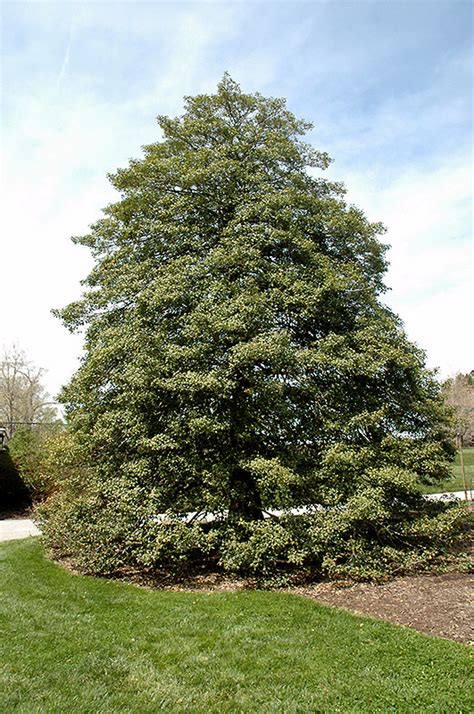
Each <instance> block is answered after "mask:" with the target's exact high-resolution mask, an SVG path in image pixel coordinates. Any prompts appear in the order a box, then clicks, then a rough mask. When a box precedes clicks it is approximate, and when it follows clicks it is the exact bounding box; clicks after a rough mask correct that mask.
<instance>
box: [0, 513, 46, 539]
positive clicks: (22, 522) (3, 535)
mask: <svg viewBox="0 0 474 714" xmlns="http://www.w3.org/2000/svg"><path fill="white" fill-rule="evenodd" d="M37 535H40V531H39V529H38V528H37V527H36V526H35V524H34V523H33V521H32V520H30V519H29V518H5V520H3V521H0V541H2V540H18V539H19V538H28V537H29V536H37Z"/></svg>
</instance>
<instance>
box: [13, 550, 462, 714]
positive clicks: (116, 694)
mask: <svg viewBox="0 0 474 714" xmlns="http://www.w3.org/2000/svg"><path fill="white" fill-rule="evenodd" d="M0 568H1V570H0V579H1V638H0V648H1V669H0V671H1V679H0V685H1V686H0V691H1V695H0V711H2V712H13V711H14V712H35V713H38V712H47V713H48V714H49V713H50V712H61V713H63V712H73V713H76V712H87V713H88V714H89V713H90V712H156V711H159V710H163V711H166V712H184V711H186V712H364V714H366V713H368V712H384V714H385V713H386V712H469V711H472V709H473V706H474V702H473V701H472V698H470V687H469V674H470V671H469V669H470V668H469V649H468V647H467V646H465V645H460V644H456V643H454V642H449V641H445V640H441V639H434V638H429V637H425V636H423V635H420V634H418V633H416V632H414V631H412V630H408V629H403V628H399V627H396V626H394V625H390V624H387V623H384V622H381V621H375V620H371V619H368V618H364V617H358V616H355V615H351V614H349V613H346V612H343V611H340V610H336V609H332V608H329V607H325V606H319V605H318V604H316V603H315V602H313V601H311V600H306V599H303V598H301V597H296V596H293V595H290V594H286V593H270V592H263V591H252V592H251V591H246V592H238V593H231V592H229V593H218V594H206V593H194V592H181V593H177V592H159V591H152V590H147V589H142V588H137V587H134V586H132V585H126V584H122V583H115V582H109V581H105V580H99V579H94V578H86V577H79V576H74V575H71V574H70V573H68V572H66V571H65V570H63V569H61V568H59V567H58V566H56V565H54V564H53V563H51V562H49V561H48V560H46V559H45V558H44V556H43V552H42V548H41V545H40V543H39V541H38V540H37V539H28V540H25V541H13V542H10V543H4V544H1V545H0Z"/></svg>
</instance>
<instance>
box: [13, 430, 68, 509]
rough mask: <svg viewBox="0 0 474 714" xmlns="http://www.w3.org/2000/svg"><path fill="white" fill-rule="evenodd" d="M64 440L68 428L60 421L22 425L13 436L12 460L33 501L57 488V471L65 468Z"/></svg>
mask: <svg viewBox="0 0 474 714" xmlns="http://www.w3.org/2000/svg"><path fill="white" fill-rule="evenodd" d="M65 439H66V436H65V427H64V424H62V423H61V422H59V421H57V422H45V423H44V424H38V425H35V426H34V427H27V426H20V427H18V428H17V429H16V431H15V433H14V435H13V437H12V438H11V439H10V441H9V444H8V447H9V451H10V455H11V458H12V461H13V463H14V464H15V467H16V469H17V471H18V473H19V475H20V477H21V479H22V481H23V483H24V484H25V485H26V486H27V488H28V490H29V492H30V494H31V496H32V498H33V500H34V501H41V500H43V499H44V498H46V497H47V496H48V495H50V494H51V493H52V492H53V491H54V489H55V484H56V479H57V478H58V477H59V474H58V470H59V471H60V472H62V468H63V457H62V451H63V448H64V446H65V443H64V442H65ZM58 452H59V453H58ZM57 456H60V459H61V466H60V467H59V469H57V468H55V464H54V460H55V458H56V457H57Z"/></svg>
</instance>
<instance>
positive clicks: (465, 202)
mask: <svg viewBox="0 0 474 714" xmlns="http://www.w3.org/2000/svg"><path fill="white" fill-rule="evenodd" d="M331 174H334V175H335V176H336V177H339V176H338V174H337V170H336V167H331ZM472 178H473V175H472V167H471V164H470V162H468V161H466V157H464V156H460V157H454V158H452V159H450V160H449V161H447V162H445V163H444V164H443V165H441V166H439V167H438V168H437V169H436V170H428V169H424V170H423V169H418V170H414V169H411V170H409V171H406V172H403V171H402V172H400V173H399V174H398V175H397V176H395V177H394V179H393V181H391V182H388V183H387V181H386V180H384V179H383V178H382V176H381V175H378V173H375V172H373V173H372V174H367V173H357V172H354V171H353V172H352V173H349V174H347V173H346V174H345V176H344V180H345V183H346V185H347V187H348V200H349V201H350V202H353V203H354V204H355V205H357V206H358V207H359V208H362V209H363V210H364V211H365V213H366V214H367V216H368V217H369V218H370V219H371V220H377V221H382V222H383V223H384V224H385V226H386V227H387V229H388V232H387V234H386V236H384V238H383V239H384V240H385V241H386V242H387V243H388V244H389V245H390V249H389V251H388V259H389V262H390V267H389V270H388V273H387V277H386V283H387V285H388V286H389V287H390V288H391V291H390V292H389V293H387V295H386V296H385V301H386V302H387V303H388V304H389V305H390V307H392V309H394V310H395V312H397V313H398V314H399V315H400V317H401V318H402V319H403V321H404V323H405V326H406V329H407V332H408V335H409V337H410V338H411V339H412V340H413V341H414V342H416V343H417V344H419V346H420V347H422V348H423V349H425V350H426V351H427V358H428V364H429V366H430V367H439V368H440V373H441V374H442V375H448V374H451V373H452V372H455V371H458V370H459V371H469V370H471V369H472V368H473V366H474V365H473V359H474V350H473V347H474V344H473V338H472V331H471V330H470V328H469V324H470V321H472V305H473V287H474V286H473V262H472V245H473V244H472V235H473V234H472V202H471V195H472Z"/></svg>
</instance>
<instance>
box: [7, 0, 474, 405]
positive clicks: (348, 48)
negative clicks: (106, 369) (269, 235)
mask: <svg viewBox="0 0 474 714" xmlns="http://www.w3.org/2000/svg"><path fill="white" fill-rule="evenodd" d="M1 11H2V28H1V29H2V79H3V81H2V143H3V150H4V153H3V159H2V196H3V201H4V208H3V211H2V215H3V218H2V220H3V223H4V226H3V230H2V239H1V241H2V245H1V253H0V255H1V260H2V264H3V263H5V264H6V265H7V266H8V267H7V270H6V271H3V278H2V282H1V283H0V305H1V307H2V311H3V316H2V320H1V331H0V343H2V342H3V343H4V344H5V345H6V346H8V345H9V344H11V343H12V342H16V343H18V344H20V345H21V346H23V348H24V349H25V350H26V352H27V353H28V354H29V355H30V357H31V358H32V359H33V360H34V361H35V362H36V363H37V364H39V365H41V366H43V367H45V368H47V369H48V376H47V386H48V387H49V389H50V390H51V391H52V392H55V391H56V390H57V389H58V387H59V386H60V384H61V383H63V382H65V381H66V380H67V379H68V378H69V376H70V375H71V373H72V371H73V370H74V369H75V367H76V365H77V357H78V355H79V354H80V348H81V340H80V338H78V337H74V336H71V335H69V334H68V333H67V332H66V331H65V329H64V328H63V327H62V326H61V324H60V323H59V322H58V321H57V320H55V318H53V317H52V316H51V315H50V309H51V308H53V307H58V306H62V305H64V304H66V303H67V302H68V301H70V300H72V299H74V298H76V297H77V296H78V295H79V294H80V284H79V281H80V279H81V278H83V277H85V275H86V274H87V272H88V270H89V269H90V267H91V261H90V257H89V256H88V254H87V251H85V250H84V249H81V248H78V247H77V246H73V245H72V244H71V243H70V241H69V240H68V238H69V236H71V235H77V234H81V233H83V232H85V231H86V230H87V226H88V225H89V224H90V223H91V222H93V221H94V220H95V219H96V218H97V217H98V216H99V213H100V209H101V207H103V206H104V205H106V204H107V203H108V202H109V201H111V200H113V198H114V194H113V192H112V190H111V188H110V187H109V185H108V183H107V179H106V173H107V172H109V171H113V170H114V169H115V168H117V167H118V166H123V165H124V164H125V163H126V162H127V160H128V159H129V158H130V157H137V156H139V155H140V147H141V146H142V145H143V144H146V143H148V142H150V141H153V140H156V139H157V138H158V131H157V126H156V122H155V119H154V118H155V116H156V115H157V114H176V113H179V112H180V111H181V108H182V97H183V95H186V94H196V93H198V92H210V91H213V90H214V89H215V86H216V84H217V82H218V81H219V79H220V78H221V77H222V74H223V73H224V71H226V70H227V71H229V72H230V73H231V75H232V76H233V78H234V79H235V80H237V81H238V82H239V83H240V84H241V86H242V88H243V89H244V90H245V91H251V92H252V91H260V92H261V93H263V94H266V95H273V96H283V97H286V98H287V100H288V106H289V108H290V109H291V110H292V111H293V112H294V113H295V114H297V115H298V116H301V117H304V118H306V119H308V120H311V121H312V122H313V123H314V124H315V129H314V130H313V131H312V132H311V133H310V135H309V140H310V141H311V143H313V144H314V145H315V146H316V147H318V148H320V149H323V150H326V151H328V152H329V153H330V155H331V156H332V157H333V158H334V163H333V165H332V166H331V168H330V169H329V172H328V174H329V176H330V177H331V178H335V179H338V180H342V181H344V183H345V184H346V186H347V188H348V191H349V194H348V195H349V200H350V201H353V202H354V203H355V204H356V205H358V206H359V207H360V208H362V209H364V210H365V211H366V213H367V214H368V216H369V217H370V218H371V219H373V220H382V221H383V222H384V223H385V224H386V226H387V228H388V233H387V235H386V237H385V240H386V242H388V243H389V244H390V245H391V249H390V252H389V256H388V257H389V260H390V262H391V267H390V270H389V272H388V274H387V284H388V285H389V286H390V287H391V291H390V292H389V293H388V294H387V296H386V301H387V302H388V303H389V304H390V306H391V307H393V308H394V309H395V310H396V312H398V313H399V314H400V316H401V317H402V319H403V320H404V321H405V325H406V329H407V331H408V334H409V336H410V337H411V339H412V340H414V341H416V342H417V343H418V344H420V346H422V347H423V348H424V349H426V351H427V358H428V364H429V365H430V366H432V367H436V366H437V367H439V368H440V370H441V374H442V375H446V374H449V373H452V372H455V371H457V370H468V369H472V368H473V367H474V364H473V362H472V357H473V352H472V341H471V340H472V338H471V337H470V336H469V334H468V333H469V329H468V325H469V321H470V320H471V321H472V307H471V304H472V287H473V286H472V279H473V277H472V212H471V210H472V178H473V174H472V158H473V155H472V150H473V144H472V120H473V115H472V111H473V110H472V95H473V93H472V89H473V84H472V50H471V47H472V4H471V3H470V2H457V1H456V0H450V1H449V2H444V1H439V2H438V1H434V2H430V1H426V0H424V1H423V2H417V1H416V0H408V1H407V2H398V1H393V2H392V1H390V0H376V1H372V0H359V1H358V2H342V1H339V0H337V1H335V0H333V1H329V2H299V1H298V0H294V1H292V0H287V1H286V2H265V1H263V0H262V1H260V2H224V1H223V2H179V1H178V2H171V3H162V2H146V3H141V2H102V3H101V2H78V3H75V2H66V1H63V2H60V3H54V2H52V3H47V2H31V3H30V2H28V3H27V2H11V3H10V2H3V3H2V5H1Z"/></svg>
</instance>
